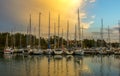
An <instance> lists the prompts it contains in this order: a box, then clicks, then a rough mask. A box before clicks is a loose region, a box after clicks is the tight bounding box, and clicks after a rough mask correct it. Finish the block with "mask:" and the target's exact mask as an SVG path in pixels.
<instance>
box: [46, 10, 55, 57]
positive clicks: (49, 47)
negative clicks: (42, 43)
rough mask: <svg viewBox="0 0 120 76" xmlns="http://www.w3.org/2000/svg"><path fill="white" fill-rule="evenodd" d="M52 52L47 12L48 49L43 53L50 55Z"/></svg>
mask: <svg viewBox="0 0 120 76" xmlns="http://www.w3.org/2000/svg"><path fill="white" fill-rule="evenodd" d="M52 53H53V51H52V49H51V46H50V12H49V25H48V49H47V50H46V51H45V54H47V55H51V54H52Z"/></svg>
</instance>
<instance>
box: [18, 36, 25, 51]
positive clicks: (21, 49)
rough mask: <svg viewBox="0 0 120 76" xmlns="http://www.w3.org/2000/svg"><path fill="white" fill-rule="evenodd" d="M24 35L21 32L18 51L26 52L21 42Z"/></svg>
mask: <svg viewBox="0 0 120 76" xmlns="http://www.w3.org/2000/svg"><path fill="white" fill-rule="evenodd" d="M21 36H22V35H21V34H20V48H19V49H18V51H17V52H18V53H23V52H24V49H23V48H22V44H21V42H22V37H21Z"/></svg>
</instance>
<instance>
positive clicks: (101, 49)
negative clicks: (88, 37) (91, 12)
mask: <svg viewBox="0 0 120 76" xmlns="http://www.w3.org/2000/svg"><path fill="white" fill-rule="evenodd" d="M103 40H104V39H103V19H101V47H100V48H99V50H98V52H99V54H101V55H106V54H107V53H106V52H105V48H103Z"/></svg>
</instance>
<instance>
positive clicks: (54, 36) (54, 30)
mask: <svg viewBox="0 0 120 76" xmlns="http://www.w3.org/2000/svg"><path fill="white" fill-rule="evenodd" d="M54 49H56V24H55V23H54Z"/></svg>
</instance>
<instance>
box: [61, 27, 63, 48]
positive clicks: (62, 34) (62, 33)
mask: <svg viewBox="0 0 120 76" xmlns="http://www.w3.org/2000/svg"><path fill="white" fill-rule="evenodd" d="M61 44H62V45H61V46H62V48H63V28H62V43H61Z"/></svg>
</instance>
